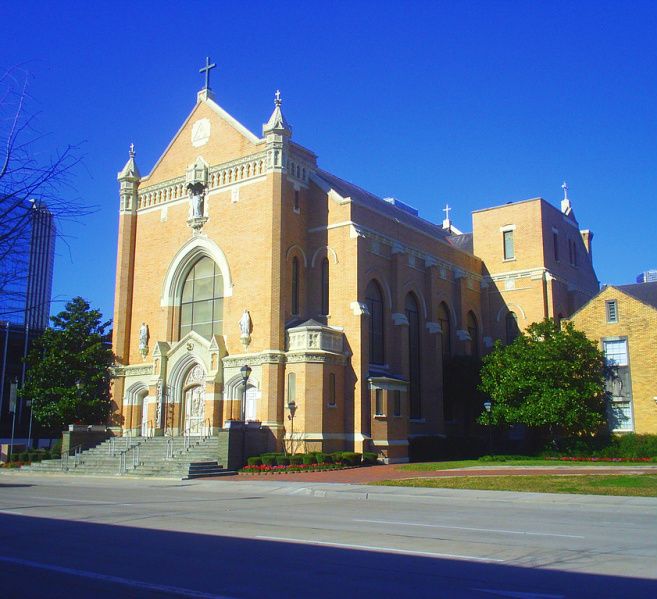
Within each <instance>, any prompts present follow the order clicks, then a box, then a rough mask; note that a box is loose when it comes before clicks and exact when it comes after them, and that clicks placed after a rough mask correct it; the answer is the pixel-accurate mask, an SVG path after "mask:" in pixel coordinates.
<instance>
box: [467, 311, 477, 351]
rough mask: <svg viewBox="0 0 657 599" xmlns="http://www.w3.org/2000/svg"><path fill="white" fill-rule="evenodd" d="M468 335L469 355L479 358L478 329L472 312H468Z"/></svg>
mask: <svg viewBox="0 0 657 599" xmlns="http://www.w3.org/2000/svg"><path fill="white" fill-rule="evenodd" d="M467 324H468V334H469V335H470V355H471V356H474V357H477V356H479V327H478V326H477V318H476V317H475V315H474V314H473V313H472V312H468V321H467Z"/></svg>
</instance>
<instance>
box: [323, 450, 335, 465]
mask: <svg viewBox="0 0 657 599" xmlns="http://www.w3.org/2000/svg"><path fill="white" fill-rule="evenodd" d="M322 456H323V460H322V461H323V462H324V463H325V464H333V462H334V460H333V456H332V455H331V454H330V453H323V454H322Z"/></svg>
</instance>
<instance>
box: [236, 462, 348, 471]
mask: <svg viewBox="0 0 657 599" xmlns="http://www.w3.org/2000/svg"><path fill="white" fill-rule="evenodd" d="M346 467H348V466H342V465H340V464H325V463H321V464H295V465H294V466H292V465H290V466H266V465H265V464H261V465H259V466H244V468H242V469H241V470H240V472H244V474H269V473H272V474H274V473H284V472H312V471H316V470H343V469H344V468H346Z"/></svg>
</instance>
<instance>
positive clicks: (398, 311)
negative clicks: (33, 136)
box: [113, 91, 597, 461]
mask: <svg viewBox="0 0 657 599" xmlns="http://www.w3.org/2000/svg"><path fill="white" fill-rule="evenodd" d="M134 160H135V159H134V156H133V155H132V154H131V157H130V160H129V162H128V164H126V167H125V168H124V169H123V171H121V173H119V181H120V185H121V189H120V194H121V209H120V216H119V219H120V220H119V244H118V257H117V275H116V297H115V319H114V322H115V328H114V351H115V353H116V355H117V357H118V360H119V365H118V367H117V370H116V374H117V376H116V378H115V380H114V386H113V397H114V401H115V404H116V410H117V413H118V417H119V418H120V419H121V421H122V425H123V427H124V429H125V430H126V431H131V432H133V433H135V434H139V433H140V432H141V427H142V423H143V422H146V423H148V425H149V426H150V427H151V428H152V429H153V430H155V434H182V433H184V432H185V431H186V430H187V432H189V430H190V426H195V427H197V428H198V427H199V426H202V427H204V429H208V430H209V431H216V430H217V429H219V428H222V427H224V426H226V425H227V422H228V421H229V420H232V419H239V418H241V417H242V410H245V411H246V413H247V417H249V415H250V416H251V417H252V419H254V420H257V421H260V422H261V423H262V425H263V426H265V427H267V428H268V430H269V431H270V432H271V446H272V449H273V448H274V447H278V448H280V447H281V446H283V445H284V444H286V445H287V446H288V448H289V447H290V446H291V445H292V444H294V445H295V446H296V447H299V446H303V447H305V448H308V449H311V448H312V449H320V448H321V449H324V450H333V449H355V450H356V451H363V450H373V451H377V452H378V453H379V454H380V456H381V457H382V458H384V459H387V460H389V461H401V460H405V459H407V455H408V440H409V438H410V437H412V436H423V435H444V434H445V423H444V418H443V394H442V386H443V372H442V368H443V360H442V348H443V346H447V345H449V346H450V347H451V352H452V353H453V354H456V355H459V354H468V353H483V352H485V351H487V349H488V348H490V347H491V346H492V343H493V341H494V340H495V339H497V338H500V339H504V338H505V331H506V330H505V322H506V318H507V314H508V313H509V311H513V312H514V313H515V314H516V316H517V317H518V325H519V327H520V328H525V327H526V326H527V325H528V324H529V323H531V322H533V321H535V320H541V319H542V318H544V317H545V316H551V317H558V316H567V315H569V314H570V313H571V312H572V311H573V310H574V309H575V308H577V307H579V306H580V305H581V304H582V303H583V302H584V301H586V299H588V298H589V297H591V296H592V295H594V293H595V292H596V291H597V281H596V278H595V273H594V271H593V267H592V263H591V258H590V251H589V250H587V249H586V247H585V241H584V238H583V237H582V236H581V235H580V232H579V228H578V225H577V221H575V219H574V215H572V214H570V215H566V214H563V213H562V212H560V211H559V210H557V209H556V208H554V207H552V206H551V205H550V204H548V203H547V202H545V201H544V200H541V199H536V200H528V201H525V202H518V203H515V204H511V205H504V206H501V207H498V208H491V209H487V210H483V211H478V212H475V213H474V215H473V234H472V243H471V245H470V246H469V245H468V243H467V239H466V238H467V236H465V237H464V236H462V235H458V234H456V233H455V231H453V230H452V229H451V228H450V227H447V228H444V227H440V226H438V225H435V224H432V223H430V222H428V221H426V220H424V219H421V218H420V217H419V216H418V215H417V213H415V212H414V211H413V210H412V209H410V208H408V207H406V206H404V205H401V204H400V203H398V202H395V201H384V200H382V199H380V198H377V197H375V196H373V195H372V194H369V193H368V192H366V191H364V190H362V189H361V188H359V187H356V186H355V185H352V184H350V183H348V182H346V181H343V180H341V179H339V178H337V177H335V176H334V175H332V174H330V173H327V172H325V171H323V170H321V169H320V168H319V166H318V164H317V158H316V156H315V155H314V154H313V153H312V152H311V151H309V150H307V149H306V148H303V147H301V146H299V145H297V144H295V143H294V142H293V141H292V139H291V129H290V127H289V125H288V124H287V122H286V121H285V118H284V117H283V115H282V112H281V107H280V102H279V101H277V103H276V106H275V109H274V113H273V114H272V116H271V118H270V119H269V121H268V123H267V124H266V125H264V126H263V135H262V137H257V136H255V135H254V134H253V133H251V132H249V131H247V130H246V129H245V128H244V127H243V126H242V125H240V124H239V123H238V122H237V121H236V120H235V119H233V118H232V117H231V116H230V115H228V114H227V113H225V112H224V111H223V110H222V109H221V108H220V107H219V106H218V105H217V104H216V102H215V101H214V99H213V96H212V94H211V92H209V91H203V92H200V93H199V94H198V98H197V103H196V106H195V107H194V109H193V110H192V112H191V114H190V115H189V117H188V118H187V119H186V121H185V122H184V124H183V126H182V127H181V129H180V130H179V132H178V134H177V135H176V137H175V138H174V140H173V141H172V142H171V144H170V145H169V147H168V148H167V149H166V151H165V152H164V154H163V155H162V157H161V158H160V159H159V161H158V162H157V164H156V165H155V167H154V168H153V170H152V171H151V173H150V174H149V175H148V176H145V177H141V175H140V174H139V171H138V169H137V167H136V164H135V161H134ZM199 189H200V190H202V191H201V193H200V195H199V194H198V193H197V191H195V190H199ZM194 194H196V197H197V199H196V200H195V199H194ZM198 198H202V199H201V200H200V201H198ZM195 201H196V202H197V204H195ZM199 205H200V206H202V208H201V209H200V210H201V212H200V213H198V214H197V213H196V212H194V210H195V209H197V208H194V206H197V207H198V206H199ZM508 226H513V227H514V229H513V230H514V236H515V238H514V242H515V250H516V252H515V257H514V259H513V260H507V261H505V260H504V258H503V256H502V254H501V252H502V242H503V240H502V233H501V232H500V231H501V229H503V228H504V227H508ZM553 229H558V230H559V235H561V237H560V239H563V244H564V249H563V250H562V251H563V252H565V254H564V259H565V260H567V258H568V250H567V249H565V248H566V245H565V244H566V241H567V240H570V241H568V243H576V244H577V248H578V252H579V253H578V256H579V257H580V262H579V263H578V264H577V265H576V266H575V265H571V264H566V263H564V262H560V261H552V259H551V258H550V255H549V254H550V251H549V249H550V247H551V245H550V244H552V235H553ZM464 240H465V242H466V243H463V242H464ZM587 240H588V238H587ZM589 247H590V244H589ZM201 257H209V258H211V259H212V261H213V262H214V263H215V264H216V265H217V269H218V270H219V271H220V272H221V275H222V281H223V294H222V295H223V302H222V307H221V310H220V312H221V316H222V321H223V327H222V330H221V331H219V332H218V333H217V334H216V335H214V336H210V335H208V336H206V337H204V336H202V335H198V334H197V333H196V332H194V331H192V332H191V333H188V334H186V335H183V337H182V338H181V336H180V323H181V319H184V318H186V316H184V314H183V313H182V312H181V305H182V301H183V300H182V297H183V286H184V284H185V280H186V278H187V276H188V275H189V273H190V270H191V269H192V268H193V267H194V265H195V264H196V262H197V261H198V260H199V259H200V258H201ZM295 272H296V277H297V281H296V282H293V278H294V273H295ZM326 275H327V278H326ZM324 279H326V280H327V281H328V289H324V288H323V283H322V281H323V280H324ZM372 281H375V282H376V285H377V286H378V287H377V288H378V289H380V291H381V295H382V307H381V309H382V321H381V322H382V328H383V330H382V332H381V334H382V339H383V341H382V343H383V350H382V355H383V363H380V364H372V363H371V362H372V360H371V356H370V329H371V319H372V318H373V316H372V314H370V310H369V309H368V300H367V298H366V291H367V288H368V285H369V284H370V283H371V282H372ZM293 294H296V297H295V298H293ZM326 298H328V313H324V312H326V311H327V310H326V307H327V306H326V305H325V304H326ZM194 309H196V308H194ZM198 309H199V310H201V307H199V308H198ZM245 310H248V312H249V315H250V320H251V327H250V330H249V332H248V335H244V333H243V331H241V330H240V326H239V324H238V323H239V321H240V319H241V317H242V315H243V314H244V311H245ZM445 314H446V316H445ZM441 319H443V325H441V324H440V322H441ZM446 323H448V328H447V330H444V329H445V327H446V326H447V324H446ZM145 326H147V328H148V339H147V342H146V343H145V344H144V343H141V342H140V330H143V328H144V327H145ZM195 326H196V325H195ZM447 335H449V339H446V338H445V337H446V336H447ZM412 355H413V356H419V358H418V359H417V360H416V359H414V358H412V357H411V356H412ZM245 364H246V365H248V366H249V367H250V368H251V369H252V372H251V376H250V379H249V383H248V384H249V387H248V389H247V394H246V402H244V405H243V404H242V394H243V391H244V388H243V384H242V379H241V377H240V373H239V369H240V367H241V366H243V365H245ZM199 366H200V370H199V369H198V368H197V370H196V371H194V368H196V367H199ZM193 371H194V372H197V373H201V375H202V380H200V381H198V380H192V379H190V378H189V377H190V373H192V372H193ZM290 375H293V376H292V377H291V376H290ZM199 388H201V389H202V390H203V392H202V393H201V392H199V391H198V389H199ZM377 391H378V392H379V400H380V401H382V402H383V404H382V405H383V406H384V408H383V410H382V411H381V413H376V407H377V406H376V398H377ZM411 393H413V394H414V396H413V397H411ZM199 397H201V398H204V399H203V401H202V402H201V403H202V405H201V403H199V400H198V398H199ZM194 398H196V399H194ZM292 400H294V402H295V405H296V412H295V414H294V435H292V431H291V428H292V426H291V425H292V422H291V420H290V418H289V416H290V415H291V414H290V410H289V409H288V403H289V402H290V401H292ZM397 408H398V409H397ZM411 408H412V409H411ZM412 412H413V413H412ZM190 423H193V424H191V425H190ZM199 423H202V424H201V425H199Z"/></svg>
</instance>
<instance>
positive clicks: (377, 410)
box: [374, 389, 385, 416]
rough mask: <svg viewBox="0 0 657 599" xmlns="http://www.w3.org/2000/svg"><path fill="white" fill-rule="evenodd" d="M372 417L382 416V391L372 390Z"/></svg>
mask: <svg viewBox="0 0 657 599" xmlns="http://www.w3.org/2000/svg"><path fill="white" fill-rule="evenodd" d="M374 415H375V416H384V415H385V414H384V413H383V389H375V390H374Z"/></svg>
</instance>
